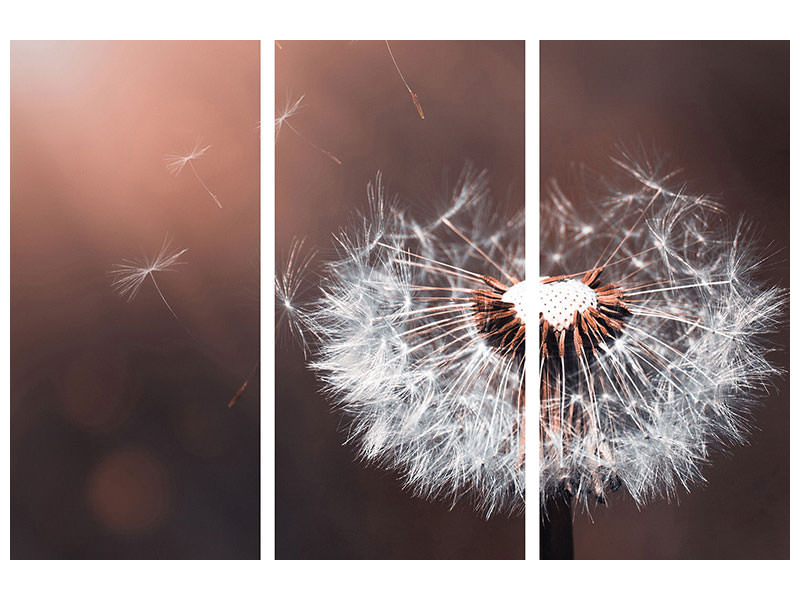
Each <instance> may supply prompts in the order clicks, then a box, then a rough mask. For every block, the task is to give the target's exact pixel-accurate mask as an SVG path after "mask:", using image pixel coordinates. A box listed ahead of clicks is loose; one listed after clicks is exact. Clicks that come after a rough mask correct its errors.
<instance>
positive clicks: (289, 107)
mask: <svg viewBox="0 0 800 600" xmlns="http://www.w3.org/2000/svg"><path fill="white" fill-rule="evenodd" d="M304 98H305V94H303V95H302V96H300V97H299V98H298V99H297V100H295V101H294V102H292V101H291V100H289V99H288V98H287V100H286V104H285V105H284V107H283V110H282V111H281V113H280V114H279V115H278V116H277V117H275V142H276V143H277V141H278V135H280V132H281V129H283V126H284V125H286V127H288V128H289V129H291V130H292V132H294V134H295V135H296V136H297V137H299V138H300V139H301V140H303V141H304V142H305V143H307V144H308V145H309V146H311V147H312V148H314V149H315V150H317V151H318V152H322V153H323V154H324V155H325V156H327V157H328V158H330V159H331V160H332V161H333V162H335V163H336V164H337V165H341V164H342V161H341V160H339V159H338V158H337V157H336V156H334V155H333V154H332V153H330V152H328V151H327V150H325V149H324V148H320V147H319V146H317V145H316V144H315V143H314V142H312V141H311V140H309V139H308V138H307V137H306V136H304V135H303V134H302V133H300V131H299V130H298V129H297V127H295V126H294V125H292V124H291V123H290V121H289V119H291V118H292V117H293V116H294V115H295V113H296V112H297V111H298V110H300V107H301V105H302V103H303V99H304Z"/></svg>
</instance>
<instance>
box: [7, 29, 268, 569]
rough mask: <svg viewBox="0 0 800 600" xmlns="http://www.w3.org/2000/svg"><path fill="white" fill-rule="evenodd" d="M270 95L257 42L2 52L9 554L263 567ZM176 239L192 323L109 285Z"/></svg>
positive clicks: (165, 280)
mask: <svg viewBox="0 0 800 600" xmlns="http://www.w3.org/2000/svg"><path fill="white" fill-rule="evenodd" d="M259 86H260V84H259V44H258V42H13V43H12V44H11V556H12V558H25V559H39V558H258V556H259V460H260V456H259V387H258V376H256V377H254V378H253V380H251V382H250V385H249V387H248V389H247V391H246V392H245V394H244V395H243V396H242V397H241V398H240V400H239V402H238V405H237V406H235V407H234V408H232V409H228V408H227V403H228V401H229V400H230V399H231V398H232V396H233V395H234V393H235V392H236V390H237V389H238V388H239V386H241V385H242V383H243V381H244V380H245V378H246V377H247V375H248V373H249V372H250V371H251V369H252V368H253V366H254V365H255V364H256V363H257V362H258V358H259V263H258V260H259V259H258V257H259V143H260V142H259V136H260V130H259V120H260V116H259V103H260V100H259ZM196 142H201V143H203V144H210V145H211V148H210V149H209V151H208V152H207V154H206V155H205V156H203V157H202V158H200V159H198V160H197V161H196V162H195V164H194V166H195V168H196V169H197V171H198V174H199V175H200V176H201V177H202V178H203V180H204V181H205V182H206V184H207V185H208V186H209V188H210V189H212V190H213V191H214V192H215V193H216V195H217V196H218V198H219V200H220V202H221V203H222V205H223V208H222V209H219V208H217V207H216V206H215V205H214V203H213V201H212V200H211V198H210V197H209V196H208V195H207V194H206V192H205V191H204V190H203V188H202V187H201V185H200V184H199V182H198V181H197V180H196V179H195V178H194V176H193V174H192V173H191V172H190V171H189V169H188V167H187V169H185V170H184V171H183V172H182V173H180V174H179V175H178V176H172V175H170V174H169V173H168V172H167V170H166V168H165V163H164V156H165V155H166V154H170V153H176V154H180V153H185V152H187V151H189V150H191V149H192V147H193V146H194V144H195V143H196ZM166 235H169V237H170V238H171V239H172V241H173V244H174V245H175V247H177V248H188V249H189V251H188V252H187V253H186V254H185V255H184V257H183V258H184V259H185V263H186V264H184V265H181V266H178V267H176V269H175V271H173V272H169V273H161V274H157V275H156V278H157V280H158V282H159V285H160V287H161V289H162V291H163V293H164V295H165V297H166V298H167V299H168V300H169V302H170V305H171V306H172V308H173V309H174V310H175V312H176V314H177V316H178V319H179V321H176V320H175V319H174V318H173V317H172V315H171V314H170V313H169V311H168V310H167V308H166V307H165V306H164V304H163V302H162V301H161V299H160V298H159V297H158V294H157V292H156V291H155V289H154V287H153V286H152V285H151V284H150V283H149V282H145V284H144V285H143V286H142V289H141V291H140V292H139V295H138V296H137V297H136V298H135V300H133V301H132V302H130V303H128V302H126V301H125V300H124V299H122V298H120V297H119V296H117V295H116V294H115V293H114V292H113V291H112V289H111V287H110V282H111V277H110V275H109V274H108V271H109V270H110V269H111V268H112V264H113V263H118V262H120V261H121V260H123V259H140V258H141V257H142V256H144V255H148V256H152V255H153V254H155V253H156V252H157V251H158V249H159V247H160V245H161V243H162V241H163V240H164V237H165V236H166Z"/></svg>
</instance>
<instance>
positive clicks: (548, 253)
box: [537, 155, 785, 505]
mask: <svg viewBox="0 0 800 600" xmlns="http://www.w3.org/2000/svg"><path fill="white" fill-rule="evenodd" d="M623 157H624V160H622V161H617V162H618V164H619V165H620V166H621V167H623V168H624V170H625V172H626V173H627V175H628V176H629V177H630V180H629V181H628V184H627V185H626V186H625V187H624V189H621V188H618V187H617V188H613V189H611V190H610V191H609V192H608V194H607V196H606V197H605V198H604V199H603V200H602V201H600V202H594V203H588V204H586V205H585V206H584V205H581V207H580V209H578V208H576V206H575V205H573V203H572V202H570V201H569V200H568V199H567V197H566V195H565V194H564V193H563V192H562V191H561V189H560V188H559V187H558V186H557V185H556V184H553V185H552V187H551V192H550V194H549V196H548V197H547V198H546V200H544V201H543V203H542V206H541V229H540V236H541V242H540V243H541V248H542V250H541V255H540V264H541V272H542V273H543V274H546V276H544V277H543V278H542V279H541V280H540V281H539V282H538V284H537V292H538V297H539V302H540V310H539V332H540V348H539V376H540V398H541V404H540V434H541V448H540V457H541V458H540V490H541V498H540V501H541V502H542V504H543V505H544V504H545V503H547V502H548V501H549V500H551V499H555V498H558V497H561V496H566V497H567V498H574V499H577V500H578V501H580V502H582V503H584V504H586V503H587V502H588V501H589V500H590V499H592V498H594V499H596V500H598V501H601V502H602V501H604V500H605V498H606V496H607V492H608V491H609V490H615V489H617V488H619V487H624V488H625V489H626V490H627V491H628V492H629V493H630V494H631V496H632V497H633V499H634V500H635V501H636V502H637V503H641V502H644V501H646V500H647V499H648V498H650V497H653V496H659V495H666V496H670V495H672V494H674V492H675V490H676V488H677V487H679V486H680V487H685V488H688V486H689V484H690V483H691V482H693V481H695V480H698V479H702V475H701V472H700V467H701V466H702V464H703V463H705V462H707V461H708V457H709V454H710V452H711V450H712V447H713V446H715V445H719V444H727V443H730V442H742V441H743V439H744V434H745V432H746V428H747V423H746V419H747V416H748V409H749V407H750V406H751V405H752V404H753V402H754V400H753V396H754V395H756V394H758V392H759V391H764V390H765V389H766V387H767V386H768V384H769V381H770V379H771V378H772V377H773V376H774V375H775V374H776V373H778V370H777V369H776V368H775V367H774V366H772V365H771V364H770V363H769V361H768V360H767V354H768V353H769V351H770V349H771V348H770V346H769V344H768V343H767V342H766V341H765V339H764V334H767V333H769V332H771V331H773V330H774V329H775V328H776V326H777V325H778V324H779V322H780V318H781V313H782V309H783V304H784V301H785V292H784V291H783V290H780V289H777V288H774V287H764V286H762V285H759V284H758V283H756V280H755V274H756V271H757V269H758V267H759V266H761V265H762V263H763V262H764V259H763V258H760V257H759V254H758V250H757V249H756V247H755V245H754V243H753V240H752V235H750V234H749V233H748V229H747V227H746V226H745V225H744V224H743V223H742V222H740V223H739V225H738V226H737V227H736V228H735V229H734V230H733V233H732V234H730V233H728V232H729V228H728V224H727V220H726V218H725V215H724V214H723V212H722V210H721V208H720V207H719V206H718V205H717V204H715V203H714V202H712V201H710V200H708V199H706V198H704V197H702V196H694V195H691V194H688V193H687V192H686V191H685V190H683V189H680V188H678V189H675V188H672V186H671V185H670V179H671V178H672V177H673V176H674V175H675V173H674V172H673V173H663V172H662V171H661V169H660V167H659V165H658V164H656V163H649V162H643V163H637V162H635V161H633V160H632V159H631V158H630V157H629V156H625V155H623Z"/></svg>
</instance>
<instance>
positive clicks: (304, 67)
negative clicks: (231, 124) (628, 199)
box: [275, 41, 525, 559]
mask: <svg viewBox="0 0 800 600" xmlns="http://www.w3.org/2000/svg"><path fill="white" fill-rule="evenodd" d="M390 43H391V48H392V51H393V53H394V55H395V58H396V59H397V63H398V65H399V67H400V69H401V70H402V72H403V74H404V76H405V78H406V80H407V81H408V83H409V85H410V86H411V88H412V89H413V90H414V91H415V92H416V93H417V95H418V97H419V100H420V103H421V105H422V108H423V110H424V113H425V119H424V120H422V119H420V117H419V115H418V114H417V111H416V109H415V108H414V104H413V103H412V100H411V97H410V96H409V93H408V91H407V90H406V88H405V87H404V86H403V83H402V81H401V80H400V77H399V75H398V74H397V71H396V70H395V68H394V65H393V64H392V60H391V58H390V57H389V54H388V52H387V49H386V45H385V43H384V42H383V41H356V42H345V41H335V42H291V41H281V42H280V47H276V50H275V69H276V88H275V94H276V108H277V110H278V111H279V112H280V110H281V109H282V107H283V106H284V104H285V103H286V100H287V95H288V97H289V98H291V99H292V100H294V99H296V98H297V97H299V96H300V95H302V94H305V100H304V108H303V109H302V110H301V111H300V112H299V113H297V114H296V115H295V116H294V118H293V119H292V121H291V123H292V124H293V125H294V126H295V127H296V128H297V129H298V130H299V131H300V132H301V133H302V134H303V136H305V138H307V139H308V140H310V141H311V142H313V143H314V144H316V145H318V146H320V147H322V148H324V149H325V150H327V151H329V152H331V153H333V154H334V155H335V156H337V157H338V158H339V159H340V160H341V161H342V164H341V165H337V164H336V163H335V162H333V161H332V160H330V159H329V158H328V157H327V156H326V155H325V154H323V153H321V152H319V151H318V150H315V149H314V148H313V147H311V146H310V145H309V144H308V143H307V142H306V141H305V140H303V139H301V138H299V137H298V136H297V135H295V134H294V133H293V132H292V131H289V130H288V129H287V128H286V127H284V128H283V130H282V131H281V133H280V136H279V138H278V140H277V143H276V148H275V152H276V254H277V256H278V257H279V260H278V264H277V268H278V269H280V268H281V266H282V263H281V261H280V257H281V256H284V257H285V255H286V252H287V251H288V248H289V246H290V244H291V241H292V239H293V238H305V239H306V244H307V246H308V247H309V248H313V249H317V250H319V251H320V252H321V256H320V258H321V259H324V258H330V257H331V256H332V253H331V250H332V244H331V241H332V240H331V236H332V235H333V234H335V233H337V232H338V231H339V229H340V228H342V227H352V225H353V224H354V222H355V221H354V210H356V209H363V208H365V207H366V185H367V182H368V181H371V180H372V179H374V177H375V174H376V172H377V171H378V170H381V171H383V173H384V182H385V184H386V187H387V191H388V192H389V194H392V193H397V194H400V196H401V199H402V202H403V204H404V206H405V207H408V208H409V210H411V211H412V212H415V213H417V214H418V215H425V214H426V210H430V206H431V204H432V203H433V202H434V201H436V200H438V201H441V199H442V196H443V195H446V194H447V193H448V189H449V188H450V187H451V186H452V184H454V183H455V180H456V178H457V176H458V174H459V172H460V170H461V168H462V167H463V166H464V164H465V161H467V160H471V161H472V162H473V163H474V165H475V166H476V167H477V168H481V169H482V168H486V169H488V171H489V176H490V181H491V187H492V190H493V195H494V198H495V201H496V202H497V203H498V204H499V205H500V206H501V207H502V208H503V209H506V210H510V209H513V208H517V209H518V208H520V207H522V206H523V205H524V197H525V186H524V184H525V171H524V169H525V147H524V144H525V136H524V133H525V132H524V129H525V121H524V109H525V98H524V75H525V64H524V59H525V50H524V43H522V42H492V41H481V42H475V41H469V42H460V41H450V42H431V41H398V42H393V43H392V42H390ZM319 264H320V260H317V261H316V262H315V265H316V266H319ZM312 281H313V278H312ZM304 362H305V361H304V359H303V354H302V352H301V350H299V349H298V348H297V346H296V345H293V344H291V343H289V342H285V343H283V342H279V343H278V345H277V347H276V364H275V373H276V399H275V402H276V449H275V450H276V471H275V472H276V482H275V483H276V492H275V500H276V502H275V513H276V514H275V519H276V522H275V546H276V548H275V550H276V556H277V557H278V558H315V559H320V558H376V559H379V558H407V559H414V558H419V559H422V558H522V557H523V556H524V519H523V518H522V517H521V516H517V517H512V518H509V517H506V516H498V517H494V518H492V519H491V520H489V521H486V520H484V519H483V518H482V517H481V516H479V515H478V514H477V513H476V512H475V511H474V510H473V509H472V508H471V507H470V506H469V504H468V503H466V502H462V503H459V504H458V505H457V506H456V507H455V508H454V509H453V510H450V506H449V504H445V503H442V502H427V501H425V500H420V499H418V498H414V497H412V496H411V495H410V493H409V492H407V491H404V490H403V489H402V487H401V485H400V483H399V482H398V480H397V477H396V476H395V474H393V473H391V472H388V471H385V470H382V469H379V468H376V467H373V466H367V465H364V464H361V463H359V462H358V461H357V459H356V457H355V450H354V449H353V448H352V447H343V446H342V443H343V441H344V439H345V435H344V433H343V432H342V426H343V423H342V422H341V419H340V416H339V415H337V414H335V413H332V412H331V409H330V407H329V404H328V402H327V400H326V398H325V397H324V396H323V395H322V394H320V393H319V391H318V390H319V385H318V382H317V381H316V380H315V378H314V376H313V375H312V374H311V373H310V372H309V371H308V370H307V369H306V368H305V367H304Z"/></svg>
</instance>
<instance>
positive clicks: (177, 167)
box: [164, 144, 222, 208]
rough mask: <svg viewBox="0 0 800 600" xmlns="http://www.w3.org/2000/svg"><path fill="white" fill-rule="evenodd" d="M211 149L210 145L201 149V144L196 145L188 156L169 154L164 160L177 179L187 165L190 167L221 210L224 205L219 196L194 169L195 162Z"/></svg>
mask: <svg viewBox="0 0 800 600" xmlns="http://www.w3.org/2000/svg"><path fill="white" fill-rule="evenodd" d="M210 148H211V146H210V145H208V146H203V147H202V148H201V147H200V145H199V144H195V145H194V148H192V150H191V152H189V153H188V154H168V155H167V156H165V157H164V160H165V161H166V163H167V170H168V171H169V172H170V173H171V174H172V175H175V176H176V177H177V176H178V174H179V173H180V172H181V171H182V170H183V168H184V167H185V166H186V165H189V168H190V169H191V170H192V173H193V174H194V176H195V179H197V181H199V182H200V185H202V186H203V189H204V190H205V191H206V192H208V195H209V196H211V199H212V200H213V201H214V202H215V203H216V205H217V206H218V207H219V208H222V204H220V202H219V199H218V198H217V195H216V194H215V193H214V192H212V191H211V190H210V189H209V188H208V186H207V185H206V182H205V181H203V180H202V179H201V178H200V175H199V174H198V173H197V169H195V168H194V161H195V160H197V159H198V158H200V157H201V156H203V155H204V154H205V153H206V152H208V150H209V149H210Z"/></svg>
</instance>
